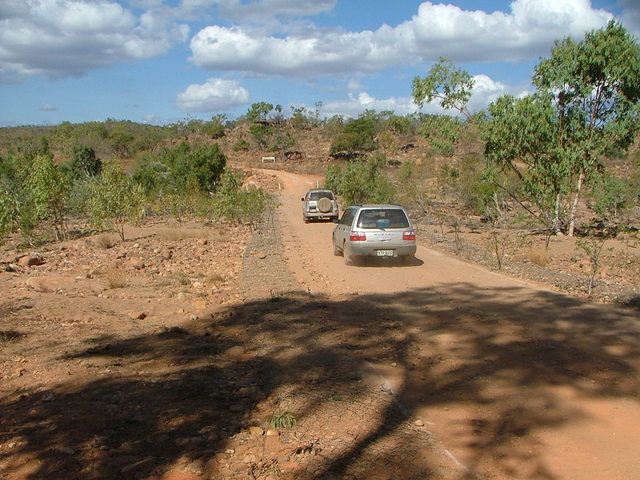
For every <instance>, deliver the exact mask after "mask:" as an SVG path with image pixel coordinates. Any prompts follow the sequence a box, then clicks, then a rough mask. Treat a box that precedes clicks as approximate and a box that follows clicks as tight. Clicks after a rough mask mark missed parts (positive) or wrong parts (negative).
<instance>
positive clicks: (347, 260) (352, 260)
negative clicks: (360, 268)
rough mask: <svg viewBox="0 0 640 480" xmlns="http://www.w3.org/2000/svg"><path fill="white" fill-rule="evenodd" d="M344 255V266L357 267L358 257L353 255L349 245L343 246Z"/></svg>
mask: <svg viewBox="0 0 640 480" xmlns="http://www.w3.org/2000/svg"><path fill="white" fill-rule="evenodd" d="M342 253H343V255H344V264H345V265H357V263H358V257H356V256H355V255H353V253H351V249H350V248H349V246H348V245H346V244H345V245H343V247H342Z"/></svg>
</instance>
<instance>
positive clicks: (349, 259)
mask: <svg viewBox="0 0 640 480" xmlns="http://www.w3.org/2000/svg"><path fill="white" fill-rule="evenodd" d="M335 223H337V225H336V228H335V229H334V231H333V252H334V254H336V255H344V261H345V263H346V264H351V263H353V264H355V263H357V262H358V260H359V259H361V258H365V257H377V258H397V257H399V258H401V259H402V260H403V261H405V262H407V263H408V262H410V261H412V260H413V258H414V257H415V254H416V232H415V229H414V228H413V225H412V224H411V221H410V220H409V216H408V215H407V212H406V211H405V209H404V208H402V207H401V206H400V205H352V206H350V207H348V208H347V209H346V210H345V211H344V214H343V215H342V218H341V219H340V220H335Z"/></svg>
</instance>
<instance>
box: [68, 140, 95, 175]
mask: <svg viewBox="0 0 640 480" xmlns="http://www.w3.org/2000/svg"><path fill="white" fill-rule="evenodd" d="M63 166H64V168H65V169H66V170H67V172H68V173H69V175H70V177H71V178H72V179H74V180H75V179H79V178H87V177H95V176H96V175H99V174H100V171H101V170H102V161H101V160H100V159H99V158H98V157H97V156H96V152H95V150H94V149H93V148H91V147H87V146H85V145H74V147H73V156H72V157H71V160H70V161H69V162H68V163H66V164H64V165H63Z"/></svg>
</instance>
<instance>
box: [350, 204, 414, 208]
mask: <svg viewBox="0 0 640 480" xmlns="http://www.w3.org/2000/svg"><path fill="white" fill-rule="evenodd" d="M351 207H355V208H402V209H404V207H403V206H402V205H394V204H392V203H363V204H358V205H349V208H351Z"/></svg>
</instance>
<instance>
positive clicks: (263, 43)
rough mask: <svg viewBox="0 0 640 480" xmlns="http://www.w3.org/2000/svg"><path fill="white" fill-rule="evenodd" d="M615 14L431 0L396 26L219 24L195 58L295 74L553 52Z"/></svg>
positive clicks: (197, 42)
mask: <svg viewBox="0 0 640 480" xmlns="http://www.w3.org/2000/svg"><path fill="white" fill-rule="evenodd" d="M265 1H266V0H265ZM611 18H612V15H611V14H610V13H608V12H606V11H604V10H598V9H593V8H591V5H590V2H589V1H588V0H515V1H514V2H513V3H512V4H511V12H508V13H507V12H500V11H497V12H493V13H486V12H484V11H481V10H477V11H470V10H462V9H461V8H459V7H457V6H454V5H446V4H434V3H431V2H424V3H422V4H421V5H420V7H419V8H418V12H417V14H416V15H414V16H413V17H412V18H411V19H410V20H408V21H406V22H403V23H401V24H400V25H398V26H396V27H391V26H389V25H382V26H381V27H380V28H378V29H377V30H364V31H359V32H348V31H343V30H335V29H318V28H307V29H305V30H303V32H304V33H301V32H298V33H297V34H296V35H287V36H276V35H263V34H261V33H259V32H257V31H254V30H251V29H249V28H243V27H240V26H233V27H224V26H219V25H212V26H209V27H205V28H203V29H202V30H200V31H199V32H198V33H197V34H196V35H195V36H194V37H193V38H192V40H191V44H190V46H191V51H192V57H191V61H193V62H194V63H195V64H196V65H198V66H200V67H203V68H205V69H210V70H234V71H243V72H249V73H254V74H267V75H279V74H280V75H296V76H314V75H320V74H335V73H344V72H355V71H358V72H365V73H366V72H374V71H380V70H384V69H386V68H389V67H391V66H397V65H402V64H407V63H412V62H413V63H417V62H425V61H426V62H429V61H434V60H437V59H438V58H439V57H442V56H443V57H447V58H449V59H450V60H452V61H453V62H470V61H474V62H482V61H494V62H497V61H525V60H531V59H535V58H537V57H539V56H544V55H546V54H548V52H549V51H550V49H551V48H552V46H553V42H554V40H557V39H561V38H564V37H566V36H574V37H576V38H581V37H582V36H583V35H584V33H585V32H586V31H588V30H591V29H594V28H600V27H602V26H604V25H606V23H607V22H608V21H609V20H610V19H611Z"/></svg>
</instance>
